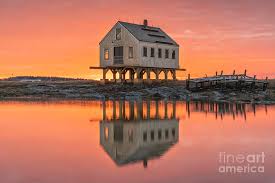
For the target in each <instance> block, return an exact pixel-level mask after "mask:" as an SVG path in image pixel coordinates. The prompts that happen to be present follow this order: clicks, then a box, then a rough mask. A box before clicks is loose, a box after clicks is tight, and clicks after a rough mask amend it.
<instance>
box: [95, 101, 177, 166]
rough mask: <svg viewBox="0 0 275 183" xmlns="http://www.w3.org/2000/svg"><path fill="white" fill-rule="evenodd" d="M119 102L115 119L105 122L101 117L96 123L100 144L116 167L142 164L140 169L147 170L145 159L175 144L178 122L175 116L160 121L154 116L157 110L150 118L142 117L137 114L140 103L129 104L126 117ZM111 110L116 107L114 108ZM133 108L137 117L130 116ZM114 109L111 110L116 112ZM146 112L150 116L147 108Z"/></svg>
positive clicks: (157, 154) (141, 109) (156, 155)
mask: <svg viewBox="0 0 275 183" xmlns="http://www.w3.org/2000/svg"><path fill="white" fill-rule="evenodd" d="M123 103H124V102H122V105H119V108H118V111H119V114H120V116H119V118H116V116H113V117H114V118H112V119H111V120H108V119H106V118H105V117H104V116H103V120H102V121H101V122H100V144H101V145H102V147H103V148H104V150H105V151H106V152H107V153H108V155H109V156H110V157H111V158H112V159H113V160H114V161H115V163H116V164H117V165H119V166H121V165H125V164H128V163H134V162H139V161H143V165H144V167H147V162H148V160H150V159H154V158H158V157H160V156H161V155H163V154H164V153H165V152H166V151H168V149H169V148H170V147H171V146H173V145H174V144H175V143H177V142H178V138H179V137H178V136H179V126H178V125H179V121H178V119H176V118H175V113H173V114H172V115H170V116H169V117H168V115H164V117H163V118H162V117H160V116H158V115H157V113H158V111H156V115H155V117H150V114H149V115H146V116H144V115H143V113H141V111H143V106H144V105H142V103H141V104H136V105H134V103H132V104H130V105H129V113H130V114H129V117H126V115H125V104H123ZM147 105H148V103H147ZM103 106H104V105H103ZM173 106H174V105H173ZM113 107H115V108H116V105H113ZM135 107H136V109H137V111H139V114H141V115H138V114H137V115H135V114H131V113H134V111H135ZM174 107H175V106H174ZM105 109H106V108H104V107H103V110H105ZM156 109H157V110H158V108H156ZM116 110H117V109H114V110H113V111H115V113H116ZM164 110H167V107H165V108H164ZM173 111H174V112H175V110H173ZM147 113H150V107H148V108H147ZM164 113H165V114H166V113H167V111H166V112H164ZM103 115H105V113H104V111H103Z"/></svg>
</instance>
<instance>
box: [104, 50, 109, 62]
mask: <svg viewBox="0 0 275 183" xmlns="http://www.w3.org/2000/svg"><path fill="white" fill-rule="evenodd" d="M104 60H109V49H104Z"/></svg>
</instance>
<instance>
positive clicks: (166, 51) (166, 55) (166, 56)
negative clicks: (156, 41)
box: [165, 49, 169, 58]
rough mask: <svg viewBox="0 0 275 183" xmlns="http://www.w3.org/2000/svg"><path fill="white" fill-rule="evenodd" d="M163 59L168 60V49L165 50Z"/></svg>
mask: <svg viewBox="0 0 275 183" xmlns="http://www.w3.org/2000/svg"><path fill="white" fill-rule="evenodd" d="M165 58H169V50H168V49H166V50H165Z"/></svg>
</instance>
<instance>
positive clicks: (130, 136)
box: [128, 129, 134, 143]
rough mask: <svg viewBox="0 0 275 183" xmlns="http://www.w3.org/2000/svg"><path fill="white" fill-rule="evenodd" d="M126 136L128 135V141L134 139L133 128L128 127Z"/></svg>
mask: <svg viewBox="0 0 275 183" xmlns="http://www.w3.org/2000/svg"><path fill="white" fill-rule="evenodd" d="M128 137H129V142H130V143H132V142H133V141H134V132H133V129H130V130H129V131H128Z"/></svg>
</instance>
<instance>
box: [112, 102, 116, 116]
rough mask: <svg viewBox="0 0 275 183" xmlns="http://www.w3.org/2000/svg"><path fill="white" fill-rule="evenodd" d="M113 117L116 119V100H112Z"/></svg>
mask: <svg viewBox="0 0 275 183" xmlns="http://www.w3.org/2000/svg"><path fill="white" fill-rule="evenodd" d="M113 119H114V120H116V101H115V100H113Z"/></svg>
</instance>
